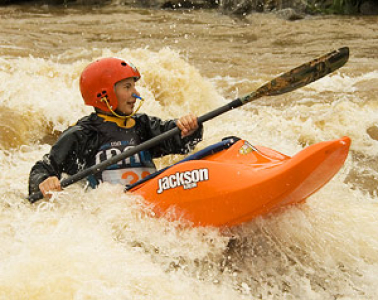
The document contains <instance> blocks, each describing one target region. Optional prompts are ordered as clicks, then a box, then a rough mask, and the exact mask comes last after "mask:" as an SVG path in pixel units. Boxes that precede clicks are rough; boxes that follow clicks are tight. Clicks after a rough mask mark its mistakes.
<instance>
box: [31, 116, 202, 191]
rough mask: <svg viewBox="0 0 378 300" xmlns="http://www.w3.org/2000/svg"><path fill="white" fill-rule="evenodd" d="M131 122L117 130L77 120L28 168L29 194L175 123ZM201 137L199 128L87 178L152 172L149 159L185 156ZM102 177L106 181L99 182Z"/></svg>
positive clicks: (92, 120) (98, 120) (94, 119)
mask: <svg viewBox="0 0 378 300" xmlns="http://www.w3.org/2000/svg"><path fill="white" fill-rule="evenodd" d="M133 118H134V120H135V125H134V126H133V127H132V128H125V127H120V126H118V125H117V124H116V123H114V122H109V121H105V120H104V119H103V118H101V117H100V116H98V115H97V114H96V113H92V114H91V115H89V116H87V117H84V118H82V119H80V120H79V121H78V122H77V124H76V125H74V126H72V127H70V128H68V129H67V130H65V131H64V132H63V133H62V135H61V136H60V137H59V139H58V140H57V142H56V143H55V144H54V145H53V146H52V148H51V151H50V153H49V154H46V155H44V157H43V160H40V161H38V162H37V163H36V164H35V165H34V166H33V167H32V169H31V171H30V177H29V194H32V193H35V192H38V191H39V187H38V186H39V184H40V183H41V182H42V181H43V180H45V179H46V178H48V177H50V176H57V177H58V178H59V179H60V178H61V174H62V173H67V174H68V175H73V174H76V173H77V172H78V171H80V170H82V169H85V168H88V167H90V166H92V165H94V164H98V163H99V162H101V161H104V160H106V159H108V158H110V157H111V156H114V155H116V154H118V153H120V152H122V151H124V150H125V149H126V148H128V147H133V146H137V145H139V144H141V143H143V142H144V141H147V140H149V139H151V138H153V137H155V136H157V135H159V134H161V133H163V132H165V131H168V130H170V129H172V128H174V127H175V126H176V122H175V120H170V121H162V120H161V119H159V118H156V117H150V116H147V115H146V114H137V115H136V116H134V117H133ZM202 134H203V128H202V126H200V128H199V129H198V130H197V131H196V132H195V133H194V134H192V135H190V136H188V137H185V138H183V139H182V138H181V137H180V136H179V135H176V136H174V137H173V138H170V139H168V140H165V141H164V142H162V143H160V144H159V145H157V146H155V147H153V148H151V149H148V150H146V151H142V152H140V153H138V154H136V155H134V156H132V157H130V158H127V159H125V160H123V161H121V162H119V163H117V164H114V165H112V166H110V167H108V168H107V169H106V170H104V171H103V172H100V173H98V174H96V175H95V176H91V177H90V178H89V181H90V183H91V185H96V184H98V182H100V181H103V180H104V181H111V180H109V178H110V179H111V175H109V174H111V170H113V171H114V170H117V169H121V170H122V169H123V170H125V169H127V168H134V170H135V169H136V170H139V169H138V168H140V170H141V172H142V171H143V172H146V170H153V169H155V165H154V163H153V161H152V159H153V158H157V157H161V156H164V155H167V154H186V153H188V152H189V151H190V150H191V149H193V148H194V146H195V145H196V144H197V143H198V142H199V141H201V140H202ZM106 172H108V173H106ZM139 175H140V174H139ZM145 175H146V174H144V175H143V176H145ZM106 176H107V177H108V178H103V177H106ZM131 179H132V178H131ZM134 181H135V180H134ZM130 183H132V182H130Z"/></svg>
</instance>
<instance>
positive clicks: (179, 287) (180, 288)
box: [0, 5, 378, 300]
mask: <svg viewBox="0 0 378 300" xmlns="http://www.w3.org/2000/svg"><path fill="white" fill-rule="evenodd" d="M377 21H378V17H347V16H344V17H336V16H308V17H306V18H305V19H303V20H300V21H295V22H290V21H286V20H284V19H281V18H279V17H278V16H276V15H275V14H273V13H272V14H252V15H249V16H247V17H246V18H244V19H234V18H232V17H230V16H226V15H221V14H219V13H218V12H217V11H215V10H199V11H161V10H149V9H136V8H129V7H122V6H117V5H108V6H104V7H101V8H93V9H91V8H88V7H87V8H81V7H71V8H70V7H68V8H63V7H59V8H57V7H48V6H30V7H28V6H22V7H17V6H8V7H2V8H0V41H1V43H0V148H1V150H0V166H1V174H0V191H1V194H0V197H1V198H0V200H1V203H0V244H1V247H0V254H1V255H0V299H164V300H167V299H191V300H193V299H322V300H323V299H374V298H375V296H376V295H377V294H378V284H377V283H378V279H377V274H378V221H377V220H378V219H377V216H378V195H377V180H378V162H377V157H378V127H377V126H378V99H377V98H378V96H377V95H378V40H377V37H378V25H377ZM343 46H348V47H350V53H351V57H350V60H349V62H348V63H347V64H346V66H344V67H343V68H341V69H340V70H338V71H337V72H335V73H334V74H332V75H331V76H328V77H326V78H323V79H321V80H319V81H317V82H315V83H313V84H311V85H309V86H307V87H305V88H302V89H300V90H297V91H295V92H291V93H288V94H284V95H281V96H275V97H269V98H263V99H260V100H258V101H255V102H253V103H250V104H248V105H245V106H243V107H242V108H238V109H236V110H233V111H232V112H229V113H227V114H225V115H222V116H220V117H217V118H216V119H214V120H212V121H209V122H207V123H206V124H205V136H204V141H203V142H202V143H201V144H200V145H199V146H198V148H197V149H201V148H203V147H205V146H207V145H210V144H212V143H214V142H217V141H219V140H220V139H221V138H222V137H224V136H229V135H237V136H239V137H241V138H243V139H246V140H248V141H250V142H251V143H253V144H256V145H264V146H267V147H270V148H273V149H276V150H278V151H280V152H282V153H284V154H287V155H294V154H295V153H297V152H298V151H300V150H301V149H303V148H304V147H305V146H307V145H310V144H313V143H316V142H321V141H325V140H331V139H335V138H339V137H341V136H344V135H347V136H349V137H351V139H352V146H351V151H350V155H349V157H348V159H347V161H346V164H345V166H344V167H343V169H342V170H341V171H340V172H339V173H338V174H337V175H336V176H335V178H334V179H333V180H332V181H331V182H330V183H329V184H327V185H326V186H325V187H324V188H323V189H321V190H320V191H319V192H317V193H316V194H315V195H313V196H312V197H310V198H309V199H308V201H307V202H306V203H305V204H303V205H301V206H298V207H293V208H290V209H287V210H285V211H283V212H281V213H277V214H274V215H272V216H267V217H265V218H258V219H256V220H253V221H252V222H250V223H248V224H243V226H239V227H236V228H231V229H225V230H218V229H214V228H188V227H185V226H182V224H180V223H179V222H175V223H174V222H171V223H169V222H167V221H166V220H165V219H164V218H161V219H156V218H152V217H150V216H149V214H148V210H149V208H148V207H147V208H146V207H145V206H143V199H140V198H137V197H133V196H131V195H128V194H124V193H122V190H123V188H122V187H121V186H111V185H107V184H103V185H102V186H101V187H100V188H99V189H98V190H96V191H90V192H86V191H84V190H83V184H82V183H78V184H74V185H72V186H70V187H68V188H67V189H66V190H65V191H64V192H62V193H59V194H55V195H54V197H53V199H52V200H51V201H50V202H46V201H42V202H39V203H36V204H35V205H30V204H29V203H27V202H26V201H25V200H24V199H25V196H26V193H27V180H28V174H29V170H30V168H31V166H32V165H33V164H34V162H35V161H36V160H38V159H40V158H41V157H42V155H43V154H44V153H47V152H48V151H49V149H50V145H51V143H52V142H53V141H54V140H55V139H56V137H57V135H58V134H59V132H61V131H62V130H64V129H65V128H66V127H67V126H69V125H70V124H73V123H74V122H75V121H76V120H77V119H78V118H80V117H82V116H84V115H86V114H88V113H90V112H91V108H89V107H85V106H84V105H83V103H82V100H81V96H80V93H79V88H78V78H79V76H80V73H81V71H82V69H83V68H84V67H85V66H86V65H87V64H88V63H89V62H91V61H92V60H94V59H96V58H98V57H103V56H117V57H123V58H125V59H127V60H129V61H132V62H133V63H134V64H135V65H137V66H138V68H139V70H140V71H141V73H142V79H141V80H140V81H139V86H138V88H139V91H140V93H141V94H142V96H143V97H144V98H145V99H146V100H147V101H146V103H145V104H144V105H143V107H142V110H143V111H144V112H147V113H149V114H152V115H158V116H160V117H162V118H174V117H178V116H180V115H183V114H186V113H187V112H189V111H192V112H194V113H196V114H197V115H201V114H204V113H206V112H208V111H209V110H212V109H214V108H217V107H219V106H220V105H222V104H225V103H226V101H230V100H232V99H234V98H236V97H237V96H238V95H243V94H246V93H249V92H251V91H254V90H255V89H257V88H258V87H259V86H261V85H262V84H263V83H265V82H267V81H269V80H271V79H273V78H274V77H275V76H277V75H278V74H280V73H281V72H284V71H288V70H290V69H291V68H294V67H296V66H298V65H300V64H302V63H305V62H307V61H309V60H312V59H314V58H316V57H318V56H321V55H323V54H326V53H328V52H330V51H332V50H334V49H337V48H340V47H343ZM179 159H180V157H179V156H172V157H167V158H164V159H162V160H160V161H158V162H157V164H158V166H159V167H161V166H163V165H166V164H168V163H172V162H175V161H177V160H179ZM230 180H231V178H230ZM146 212H147V214H146Z"/></svg>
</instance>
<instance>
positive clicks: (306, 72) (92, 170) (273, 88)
mask: <svg viewBox="0 0 378 300" xmlns="http://www.w3.org/2000/svg"><path fill="white" fill-rule="evenodd" d="M348 58H349V49H348V48H347V47H344V48H340V49H338V50H335V51H333V52H331V53H328V54H326V55H324V56H322V57H320V58H317V59H314V60H312V61H310V62H308V63H306V64H303V65H301V66H299V67H297V68H295V69H292V70H291V71H289V72H286V73H284V74H282V75H280V76H278V77H277V78H275V79H273V80H272V81H270V82H268V83H266V84H264V85H263V86H261V87H260V88H259V89H257V90H256V91H254V92H252V93H250V94H248V95H246V96H244V97H241V98H237V99H235V100H233V101H231V102H230V103H228V104H226V105H224V106H221V107H219V108H217V109H215V110H213V111H210V112H208V113H207V114H205V115H203V116H200V117H199V118H198V123H199V124H202V123H204V122H206V121H209V120H211V119H213V118H215V117H217V116H219V115H221V114H223V113H225V112H227V111H230V110H232V109H234V108H237V107H239V106H242V105H244V104H246V103H248V102H251V101H253V100H256V99H258V98H261V97H264V96H275V95H280V94H284V93H287V92H290V91H293V90H295V89H298V88H300V87H303V86H305V85H307V84H309V83H311V82H314V81H316V80H318V79H320V78H322V77H324V76H326V75H327V74H330V73H332V72H333V71H335V70H337V69H338V68H340V67H342V66H343V65H344V64H345V63H346V62H347V61H348ZM177 134H180V130H179V128H178V127H175V128H173V129H171V130H169V131H166V132H164V133H162V134H160V135H158V136H156V137H154V138H152V139H150V140H148V141H146V142H143V143H142V144H140V145H138V146H135V147H133V148H129V149H127V150H126V151H124V152H122V153H120V154H118V155H115V156H113V157H112V158H110V159H108V160H106V161H103V162H102V163H99V164H97V165H94V166H92V167H89V168H87V169H85V170H82V171H80V172H78V173H77V174H75V175H72V176H70V177H68V178H65V179H63V180H62V181H61V183H60V184H61V187H62V188H64V187H67V186H69V185H71V184H73V183H75V182H77V181H79V180H81V179H83V178H86V177H87V176H89V175H93V174H96V173H98V172H101V171H103V170H105V169H106V168H107V167H109V166H111V165H113V164H116V163H117V162H118V161H120V160H122V159H125V158H128V157H130V156H132V155H134V154H136V153H139V152H141V151H143V150H146V149H149V148H152V147H154V146H156V145H158V144H159V143H161V142H163V141H165V140H167V139H169V138H172V137H173V136H175V135H177ZM42 198H43V194H42V192H37V193H34V194H32V195H30V196H29V197H28V200H29V201H30V202H31V203H34V202H36V201H37V200H39V199H42Z"/></svg>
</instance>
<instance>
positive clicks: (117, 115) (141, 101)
mask: <svg viewBox="0 0 378 300" xmlns="http://www.w3.org/2000/svg"><path fill="white" fill-rule="evenodd" d="M138 98H139V100H140V102H139V105H138V107H137V109H136V110H135V111H134V112H133V113H132V114H131V115H129V116H121V115H119V114H117V113H116V112H115V111H114V110H113V109H112V107H111V106H110V104H109V101H108V99H107V97H102V98H101V102H105V104H106V106H107V108H108V109H109V111H110V112H111V113H112V114H113V115H114V116H116V117H117V118H120V119H123V120H125V119H129V118H131V117H133V116H134V115H135V114H136V113H137V112H138V111H139V109H140V107H141V106H142V104H143V102H144V99H143V98H142V97H138Z"/></svg>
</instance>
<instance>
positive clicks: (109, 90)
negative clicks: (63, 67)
mask: <svg viewBox="0 0 378 300" xmlns="http://www.w3.org/2000/svg"><path fill="white" fill-rule="evenodd" d="M130 77H134V79H135V81H137V80H139V78H140V73H139V72H138V70H137V68H135V67H134V66H133V65H132V64H130V63H126V62H125V61H124V60H122V59H119V58H102V59H99V60H96V61H95V62H93V63H91V64H89V65H88V66H87V67H86V68H85V69H84V71H83V73H81V77H80V91H81V95H82V96H83V99H84V102H85V104H86V105H90V106H94V107H97V108H99V109H101V110H103V111H110V110H109V108H108V107H107V105H106V101H103V100H102V99H103V98H104V97H106V99H107V101H108V103H109V105H110V107H111V108H112V110H116V109H117V107H118V99H117V96H116V94H115V92H114V85H115V84H116V83H117V82H119V81H121V80H123V79H126V78H130Z"/></svg>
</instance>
